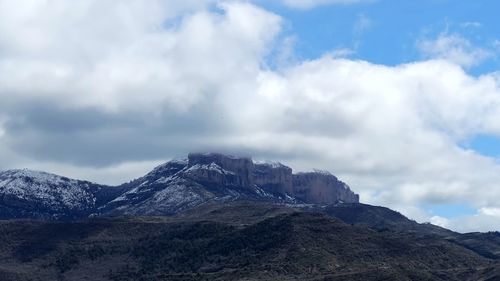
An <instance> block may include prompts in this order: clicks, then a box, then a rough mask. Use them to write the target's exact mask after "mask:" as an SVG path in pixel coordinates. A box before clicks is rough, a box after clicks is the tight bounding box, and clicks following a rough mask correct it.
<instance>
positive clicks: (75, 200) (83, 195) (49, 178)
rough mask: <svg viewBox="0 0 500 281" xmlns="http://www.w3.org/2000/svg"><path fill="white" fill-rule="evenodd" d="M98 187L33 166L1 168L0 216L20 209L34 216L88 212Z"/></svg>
mask: <svg viewBox="0 0 500 281" xmlns="http://www.w3.org/2000/svg"><path fill="white" fill-rule="evenodd" d="M100 188H101V187H100V186H99V185H97V184H93V183H90V182H87V181H79V180H74V179H69V178H66V177H61V176H58V175H54V174H49V173H45V172H40V171H32V170H27V169H23V170H8V171H5V172H0V194H1V197H0V209H1V210H2V211H3V212H2V213H1V214H0V217H5V216H7V217H8V216H9V215H11V214H13V213H15V212H16V210H21V213H23V214H31V215H32V216H33V217H46V216H54V217H67V216H69V217H71V216H73V214H78V215H80V214H87V213H90V212H91V211H92V210H93V209H94V208H95V205H96V201H97V198H96V195H95V194H96V193H97V192H98V190H99V189H100Z"/></svg>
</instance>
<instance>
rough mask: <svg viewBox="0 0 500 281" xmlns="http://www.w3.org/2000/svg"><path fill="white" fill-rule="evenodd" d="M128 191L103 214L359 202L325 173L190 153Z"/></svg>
mask: <svg viewBox="0 0 500 281" xmlns="http://www.w3.org/2000/svg"><path fill="white" fill-rule="evenodd" d="M122 188H123V189H126V190H127V191H126V192H125V193H123V194H122V195H121V196H119V197H117V198H116V199H114V200H112V201H111V202H109V203H108V204H106V205H105V206H103V207H101V208H100V209H99V211H100V212H101V213H104V214H107V215H117V214H118V215H123V214H127V215H172V214H175V213H177V212H179V211H183V210H186V209H189V208H192V207H194V206H197V205H199V204H202V203H205V202H209V201H219V202H221V201H232V200H241V199H253V200H264V201H270V202H281V203H292V204H293V203H315V204H332V203H337V202H352V203H355V202H359V196H358V195H357V194H355V193H354V192H352V191H351V190H350V188H349V186H347V185H346V184H345V183H343V182H341V181H339V180H338V179H337V178H336V177H335V176H333V175H332V174H330V173H326V172H310V173H299V174H292V169H291V168H289V167H287V166H285V165H283V164H280V163H254V162H253V161H252V160H251V159H250V158H246V157H234V156H228V155H223V154H218V153H204V154H202V153H191V154H189V156H188V158H187V159H182V160H173V161H170V162H168V163H166V164H163V165H160V166H158V167H156V168H155V169H154V170H153V171H151V172H150V173H148V174H147V175H145V176H144V177H141V178H139V179H136V180H134V181H132V182H130V183H128V184H125V185H123V186H122Z"/></svg>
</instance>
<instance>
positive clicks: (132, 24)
mask: <svg viewBox="0 0 500 281" xmlns="http://www.w3.org/2000/svg"><path fill="white" fill-rule="evenodd" d="M26 3H28V2H26ZM49 3H50V4H49ZM172 3H175V4H172ZM19 6H21V5H18V4H17V3H16V4H14V3H13V2H11V1H3V2H1V7H2V9H0V21H1V22H0V26H2V27H3V29H2V30H0V42H1V43H0V49H1V50H2V53H1V54H0V72H1V73H2V74H3V75H2V76H1V77H0V96H3V95H7V94H9V93H12V92H22V93H23V95H24V96H31V97H40V96H45V97H48V98H56V99H61V100H62V101H64V102H67V103H69V104H71V105H81V106H92V107H105V108H106V109H107V110H112V111H116V110H119V109H127V108H131V107H134V108H135V107H138V106H140V107H150V106H152V105H158V104H162V105H164V106H165V107H169V108H170V109H171V110H186V109H187V108H189V107H190V106H191V105H192V104H193V103H195V102H196V101H197V100H199V99H201V98H204V97H203V96H201V93H203V92H218V91H219V90H218V89H214V88H213V87H214V86H218V85H224V86H226V84H228V83H226V84H224V83H223V82H224V81H227V80H230V81H241V80H242V79H244V78H245V76H247V75H255V73H256V72H257V71H258V70H259V66H260V59H261V57H262V56H263V55H264V52H265V51H266V50H267V45H268V44H271V40H272V39H273V38H274V36H275V34H276V33H277V32H278V31H279V30H280V18H279V17H278V16H276V15H274V14H271V13H268V12H266V11H264V10H262V9H259V8H257V7H255V6H253V5H250V4H245V3H234V2H231V3H230V2H227V3H222V4H220V5H218V8H219V9H220V11H219V12H207V11H205V10H198V9H195V10H194V11H192V12H191V13H181V14H180V18H175V19H172V20H173V21H176V23H172V24H171V26H170V25H169V26H167V27H165V26H164V25H165V24H167V25H168V20H169V19H170V18H171V17H174V16H175V14H174V15H172V10H173V11H177V10H179V9H180V8H179V7H178V6H179V5H178V3H177V2H176V1H170V2H169V1H151V2H150V3H149V5H144V4H143V2H142V1H132V0H129V1H124V2H121V3H120V4H119V5H118V4H116V3H112V2H105V3H103V2H101V1H79V2H78V1H77V2H76V4H73V3H72V4H68V2H66V1H51V2H39V1H35V2H34V3H32V4H31V5H27V8H26V9H20V8H19ZM197 6H199V5H197ZM172 7H173V8H172ZM108 12H109V13H108ZM166 21H167V22H166ZM233 74H234V75H233ZM228 78H230V79H228ZM25 81H30V83H26V82H25ZM68 92H71V93H72V95H68ZM145 95H147V97H145Z"/></svg>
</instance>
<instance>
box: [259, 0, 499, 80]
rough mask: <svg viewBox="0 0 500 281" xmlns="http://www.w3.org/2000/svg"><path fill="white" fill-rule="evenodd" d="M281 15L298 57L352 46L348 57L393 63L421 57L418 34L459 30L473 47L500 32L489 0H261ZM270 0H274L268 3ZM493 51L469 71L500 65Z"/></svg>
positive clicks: (489, 45) (490, 42)
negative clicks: (343, 1)
mask: <svg viewBox="0 0 500 281" xmlns="http://www.w3.org/2000/svg"><path fill="white" fill-rule="evenodd" d="M259 3H262V4H263V5H264V6H265V7H266V8H268V9H270V10H272V11H275V12H276V13H278V14H280V15H282V16H283V17H284V18H285V19H286V21H287V23H288V25H287V30H288V32H289V35H291V36H296V39H297V42H296V49H295V50H296V55H297V56H298V57H299V59H314V58H317V57H319V56H322V55H323V54H325V53H327V52H331V51H333V50H335V49H340V48H349V49H352V50H353V51H355V53H353V55H352V56H351V57H352V58H355V59H361V60H367V61H369V62H372V63H377V64H385V65H397V64H401V63H408V62H413V61H415V60H420V59H422V58H423V57H422V55H421V54H420V52H419V51H418V49H417V42H418V40H421V39H428V38H435V37H437V36H438V35H439V34H441V33H448V34H460V35H461V36H463V37H465V38H466V39H467V40H469V41H470V42H471V43H472V44H474V45H475V46H477V47H483V48H486V49H495V48H497V49H498V48H500V46H498V45H497V46H495V42H497V44H498V41H496V40H498V38H500V29H498V11H499V10H500V3H499V2H498V1H493V0H479V1H468V0H455V1H451V0H421V1H398V0H380V1H373V2H368V3H358V4H352V5H321V6H317V7H313V8H310V9H306V10H303V9H294V8H290V7H286V6H283V5H280V4H279V3H277V2H272V1H261V2H259ZM270 3H274V4H270ZM499 63H500V60H499V59H498V58H496V57H494V58H491V59H489V60H488V61H485V62H484V63H482V64H481V65H478V66H476V67H474V68H472V69H470V70H469V71H470V72H471V73H473V74H475V75H480V74H482V73H487V72H491V71H495V70H498V67H499Z"/></svg>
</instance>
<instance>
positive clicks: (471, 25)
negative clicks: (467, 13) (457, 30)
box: [460, 21, 483, 28]
mask: <svg viewBox="0 0 500 281" xmlns="http://www.w3.org/2000/svg"><path fill="white" fill-rule="evenodd" d="M460 26H461V27H463V28H480V27H482V26H483V25H482V24H481V23H480V22H477V21H467V22H463V23H461V24H460Z"/></svg>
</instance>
